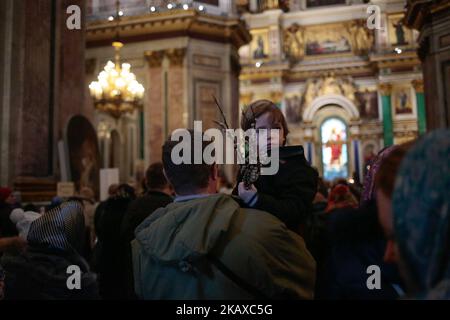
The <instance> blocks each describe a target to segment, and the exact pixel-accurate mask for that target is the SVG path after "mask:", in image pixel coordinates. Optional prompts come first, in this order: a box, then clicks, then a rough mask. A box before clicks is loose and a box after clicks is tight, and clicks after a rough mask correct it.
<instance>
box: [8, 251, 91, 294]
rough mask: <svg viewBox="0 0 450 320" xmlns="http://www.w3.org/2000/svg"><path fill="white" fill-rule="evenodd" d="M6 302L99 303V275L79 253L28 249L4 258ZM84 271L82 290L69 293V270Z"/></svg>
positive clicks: (82, 272)
mask: <svg viewBox="0 0 450 320" xmlns="http://www.w3.org/2000/svg"><path fill="white" fill-rule="evenodd" d="M1 262H2V265H3V267H4V269H5V272H6V277H5V298H6V299H7V300H55V299H56V300H92V299H99V298H100V296H99V294H98V285H97V278H96V275H95V274H94V273H92V272H90V270H89V267H88V265H87V263H86V261H85V260H84V259H83V258H82V257H81V256H80V255H79V254H77V253H75V252H72V253H69V252H65V251H61V250H55V249H48V248H37V247H29V248H28V250H27V251H26V252H24V253H21V254H19V255H15V256H13V255H4V256H3V257H2V261H1ZM72 265H76V266H78V267H79V268H80V271H81V278H80V279H81V282H80V285H81V288H80V289H79V290H78V289H73V290H69V288H68V287H67V280H68V278H69V276H70V275H71V274H68V273H67V271H68V267H69V266H72Z"/></svg>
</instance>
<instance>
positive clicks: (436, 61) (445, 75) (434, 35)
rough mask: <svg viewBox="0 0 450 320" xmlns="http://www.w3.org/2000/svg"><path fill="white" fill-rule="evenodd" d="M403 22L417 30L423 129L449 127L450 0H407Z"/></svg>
mask: <svg viewBox="0 0 450 320" xmlns="http://www.w3.org/2000/svg"><path fill="white" fill-rule="evenodd" d="M404 24H405V26H406V27H408V28H413V29H416V30H418V31H419V37H418V38H417V42H418V43H419V49H418V50H417V53H418V56H419V58H420V60H421V61H422V70H423V80H424V86H425V96H424V98H425V100H426V129H427V130H434V129H438V128H449V127H450V90H449V87H450V2H449V1H448V0H433V1H416V0H408V1H407V4H406V12H405V18H404ZM418 103H419V100H418ZM418 111H419V110H418ZM423 129H424V127H423V126H422V130H423ZM419 130H420V129H419Z"/></svg>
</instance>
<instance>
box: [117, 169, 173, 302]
mask: <svg viewBox="0 0 450 320" xmlns="http://www.w3.org/2000/svg"><path fill="white" fill-rule="evenodd" d="M145 186H146V188H145V189H146V193H145V194H144V195H143V196H142V197H139V198H137V199H136V200H134V201H133V202H131V204H130V206H129V207H128V210H127V212H126V214H125V216H124V217H123V220H122V226H121V232H120V238H121V242H122V244H121V249H120V250H121V255H122V263H123V265H124V268H125V269H124V270H123V272H122V273H121V274H122V275H123V276H124V282H125V285H126V287H127V297H128V298H130V299H133V298H135V294H134V283H133V265H132V258H131V245H130V243H131V241H132V240H133V239H134V238H135V235H134V231H135V230H136V228H137V227H138V226H139V225H140V224H141V223H142V221H144V220H145V219H146V218H147V217H148V216H150V215H151V214H152V213H153V212H154V211H155V210H156V209H159V208H164V207H165V206H167V205H168V204H169V203H171V202H172V201H173V198H172V196H171V194H172V193H173V189H172V186H171V185H170V183H169V182H168V181H167V179H166V177H165V176H164V171H163V164H162V163H161V162H157V163H153V164H151V165H150V166H149V167H148V169H147V171H146V172H145Z"/></svg>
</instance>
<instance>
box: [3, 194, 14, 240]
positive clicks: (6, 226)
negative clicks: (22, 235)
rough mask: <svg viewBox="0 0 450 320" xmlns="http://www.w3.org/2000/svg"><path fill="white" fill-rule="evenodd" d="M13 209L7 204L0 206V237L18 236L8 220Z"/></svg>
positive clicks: (12, 224)
mask: <svg viewBox="0 0 450 320" xmlns="http://www.w3.org/2000/svg"><path fill="white" fill-rule="evenodd" d="M13 209H14V208H13V207H12V206H9V205H7V204H4V203H2V204H0V237H5V238H6V237H14V236H17V235H18V232H17V229H16V226H15V225H14V223H12V221H11V219H9V215H10V214H11V212H12V210H13Z"/></svg>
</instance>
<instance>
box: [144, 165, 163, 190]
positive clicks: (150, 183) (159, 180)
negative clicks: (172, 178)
mask: <svg viewBox="0 0 450 320" xmlns="http://www.w3.org/2000/svg"><path fill="white" fill-rule="evenodd" d="M145 184H146V186H147V188H148V189H150V190H161V189H164V188H165V187H167V185H168V182H167V179H166V177H165V176H164V171H163V164H162V162H155V163H152V164H151V165H150V166H149V167H148V169H147V171H145Z"/></svg>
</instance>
